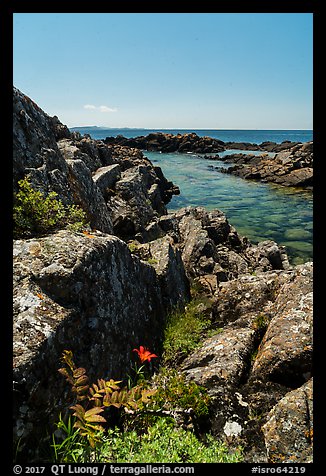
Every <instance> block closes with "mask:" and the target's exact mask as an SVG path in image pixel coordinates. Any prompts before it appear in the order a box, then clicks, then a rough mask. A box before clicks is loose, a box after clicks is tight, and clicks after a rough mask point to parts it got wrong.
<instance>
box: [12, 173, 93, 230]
mask: <svg viewBox="0 0 326 476" xmlns="http://www.w3.org/2000/svg"><path fill="white" fill-rule="evenodd" d="M18 186H19V190H18V192H17V193H16V194H15V196H14V207H13V219H14V237H15V238H28V237H32V236H38V235H45V234H47V233H50V232H52V231H54V230H57V229H60V228H65V227H67V228H69V229H71V230H72V231H81V230H82V229H83V228H85V226H87V222H86V214H85V212H84V211H83V210H82V209H81V208H80V207H79V206H77V205H70V206H65V205H64V204H63V203H62V202H61V201H60V200H59V199H58V198H57V196H58V194H57V193H56V192H50V193H49V194H48V195H47V196H45V195H44V194H43V193H42V192H40V191H39V190H35V189H34V188H33V187H32V185H31V184H30V182H29V180H28V178H27V177H25V178H23V179H22V180H19V182H18Z"/></svg>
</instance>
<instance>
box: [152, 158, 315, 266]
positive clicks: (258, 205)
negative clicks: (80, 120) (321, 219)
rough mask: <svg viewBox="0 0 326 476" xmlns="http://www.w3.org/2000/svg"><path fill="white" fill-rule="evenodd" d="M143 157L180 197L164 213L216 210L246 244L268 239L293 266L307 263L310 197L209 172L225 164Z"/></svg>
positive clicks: (309, 254) (310, 250)
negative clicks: (183, 209)
mask: <svg viewBox="0 0 326 476" xmlns="http://www.w3.org/2000/svg"><path fill="white" fill-rule="evenodd" d="M144 154H145V155H146V156H147V157H148V158H149V159H150V160H151V161H152V162H153V163H154V164H156V165H159V166H160V167H161V168H162V170H163V173H164V174H165V176H166V177H167V178H168V179H169V180H172V181H173V182H174V183H175V184H176V185H178V186H179V187H180V191H181V194H180V195H178V196H175V197H173V198H172V201H171V202H170V204H169V205H168V209H169V210H170V211H173V210H177V209H179V208H181V207H185V206H189V205H192V206H204V207H205V208H207V209H208V210H211V209H213V208H218V209H219V210H222V211H223V212H224V213H225V214H226V216H227V217H228V220H229V222H230V223H231V224H232V225H234V226H235V227H236V228H237V230H238V232H239V233H240V234H241V235H245V236H247V237H248V238H249V239H250V241H251V242H253V243H257V242H258V241H262V240H266V239H272V240H275V241H276V242H277V243H279V244H282V245H285V246H286V249H287V252H288V255H289V257H290V260H291V262H292V263H293V264H299V263H302V262H305V261H308V260H311V259H312V257H313V245H312V242H313V233H312V225H313V198H312V193H311V192H308V191H302V190H297V189H295V188H288V187H280V186H276V185H273V184H264V183H259V182H254V181H247V180H244V179H241V178H239V177H235V176H232V175H227V174H222V173H220V172H217V171H216V170H215V169H213V168H212V167H216V166H219V165H224V166H225V165H226V164H223V162H220V161H213V160H207V159H204V158H202V157H198V156H196V155H193V154H178V153H169V154H163V153H159V152H149V151H144ZM220 155H221V154H220Z"/></svg>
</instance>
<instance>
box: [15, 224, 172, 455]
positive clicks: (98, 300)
mask: <svg viewBox="0 0 326 476" xmlns="http://www.w3.org/2000/svg"><path fill="white" fill-rule="evenodd" d="M162 268H164V265H163V264H162ZM170 268H171V266H170ZM174 272H175V273H177V270H174ZM168 274H169V266H168V267H167V269H166V275H165V279H166V280H168ZM14 276H15V281H14V380H15V382H16V383H15V402H16V403H15V405H16V406H15V413H14V418H15V422H16V427H15V436H16V437H23V439H22V441H21V446H22V447H24V445H25V443H26V442H27V441H29V444H30V443H31V440H28V438H29V437H30V436H31V435H33V438H37V436H38V435H40V433H41V432H42V428H44V426H47V427H48V428H49V427H50V426H49V425H50V423H51V421H52V420H51V419H52V418H54V419H55V418H56V417H57V415H55V412H54V411H53V409H56V410H57V411H59V410H60V409H62V402H61V399H63V400H62V401H64V395H65V389H67V385H66V383H65V381H64V379H63V378H62V376H60V375H59V374H58V372H57V369H58V368H59V367H60V356H61V353H62V351H63V350H64V349H70V350H72V351H73V352H74V354H75V360H76V363H78V365H80V366H83V367H85V368H86V369H87V371H88V374H89V376H90V378H91V379H93V381H94V379H95V378H98V377H103V378H108V377H110V378H111V377H112V378H116V379H117V378H118V379H119V378H124V377H126V374H127V372H128V371H130V365H131V359H132V349H133V348H135V347H138V346H139V345H144V346H148V347H149V348H150V349H151V350H152V351H153V352H155V351H156V352H157V353H158V348H159V347H158V346H159V343H160V341H161V338H162V332H163V322H164V319H165V315H166V310H165V302H164V300H163V298H162V293H161V285H160V282H159V279H158V277H157V274H156V272H155V269H154V268H153V267H152V266H151V265H149V264H147V263H144V262H142V261H141V260H139V258H137V257H136V256H132V255H131V254H130V251H129V249H128V247H127V245H126V244H125V243H124V242H122V241H121V240H119V239H118V238H116V237H114V236H110V235H103V234H101V233H99V232H96V233H95V234H94V235H93V237H92V236H91V237H88V236H85V235H83V234H75V233H70V232H67V231H65V230H62V231H59V232H57V233H55V234H53V235H50V236H47V237H43V238H39V239H30V240H17V241H16V242H15V244H14ZM175 279H177V276H176V275H175ZM174 283H175V282H174ZM66 398H67V397H66ZM69 398H70V397H69ZM69 398H68V401H69ZM60 402H61V403H60ZM66 402H67V400H66ZM22 406H24V407H28V411H27V412H25V411H24V412H23V413H22V412H21V411H20V410H19V409H20V408H21V407H22ZM50 416H51V418H50ZM29 447H30V448H32V446H31V445H30V446H29Z"/></svg>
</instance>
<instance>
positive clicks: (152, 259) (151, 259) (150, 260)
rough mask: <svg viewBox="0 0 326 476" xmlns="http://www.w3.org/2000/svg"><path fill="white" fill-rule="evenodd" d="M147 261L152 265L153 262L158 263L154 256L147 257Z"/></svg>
mask: <svg viewBox="0 0 326 476" xmlns="http://www.w3.org/2000/svg"><path fill="white" fill-rule="evenodd" d="M146 261H147V263H148V264H150V265H152V266H153V265H154V264H157V263H158V260H157V259H155V258H148V259H147V260H146Z"/></svg>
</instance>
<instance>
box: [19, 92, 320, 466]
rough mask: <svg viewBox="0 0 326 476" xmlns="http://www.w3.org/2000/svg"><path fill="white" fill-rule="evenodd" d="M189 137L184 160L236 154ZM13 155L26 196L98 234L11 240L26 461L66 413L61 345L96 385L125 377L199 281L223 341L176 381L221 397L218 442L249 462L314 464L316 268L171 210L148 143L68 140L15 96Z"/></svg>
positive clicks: (214, 417) (221, 217)
mask: <svg viewBox="0 0 326 476" xmlns="http://www.w3.org/2000/svg"><path fill="white" fill-rule="evenodd" d="M191 137H192V139H189V137H187V138H186V139H187V140H185V142H183V140H184V139H182V143H183V146H181V151H183V152H185V151H187V148H188V147H192V145H189V143H191V141H192V140H193V141H195V142H196V144H197V146H196V147H197V149H198V150H200V151H201V152H200V153H208V152H219V150H217V149H221V148H222V147H223V149H222V150H224V147H225V146H224V144H220V141H214V140H212V141H206V140H202V139H200V140H199V141H198V140H197V138H196V137H194V136H191ZM197 137H198V136H197ZM121 140H122V139H121ZM180 143H181V139H180ZM187 143H188V145H186V144H187ZM151 144H152V145H151V146H152V147H153V141H152V142H151ZM162 144H163V142H162ZM162 144H161V145H160V147H163V145H162ZM178 144H179V142H178V143H176V144H175V145H174V146H173V147H176V146H177V145H178ZM170 146H171V144H170ZM164 147H165V146H164ZM294 147H297V146H294ZM300 147H301V146H300ZM214 148H216V150H213V149H214ZM207 149H208V150H207ZM156 150H157V149H156ZM177 150H178V151H180V145H178V149H177ZM297 150H298V149H297ZM297 150H294V149H293V153H295V152H296V151H297ZM198 153H199V152H198ZM281 153H282V152H281ZM13 158H14V189H15V190H17V187H18V185H17V182H18V180H20V179H21V178H23V177H24V176H26V175H28V177H29V180H30V182H31V184H32V185H33V187H35V188H36V189H37V190H40V191H42V192H43V193H45V194H48V193H49V192H51V191H55V192H56V193H57V194H58V197H59V198H60V200H62V202H63V203H65V204H77V205H79V206H81V207H82V208H83V210H84V211H85V213H86V215H87V218H88V220H89V222H90V226H91V229H90V230H89V232H88V233H86V234H85V233H82V232H71V231H68V230H65V229H62V230H59V231H56V232H53V233H51V234H48V235H46V236H38V237H31V238H29V239H17V240H14V247H13V250H14V308H13V310H14V319H13V335H14V342H13V350H14V370H13V374H14V375H13V376H14V397H15V398H14V415H13V416H14V438H15V440H16V441H18V440H19V442H20V449H21V452H22V454H24V457H25V459H26V460H27V461H28V460H29V459H32V460H33V458H34V459H35V458H36V459H37V457H39V455H37V452H35V449H36V448H37V446H38V442H39V440H40V439H41V438H43V437H44V430H45V429H48V428H49V427H50V425H51V424H52V423H53V421H54V420H55V418H56V415H54V414H53V410H54V409H56V411H57V412H58V411H61V410H62V411H64V409H65V403H64V402H65V401H66V400H65V399H66V392H67V389H66V386H65V382H64V381H63V379H62V378H61V376H60V375H59V374H58V372H57V368H58V365H59V361H60V356H61V354H62V352H63V350H64V349H71V350H72V351H73V353H74V355H75V358H76V360H77V361H78V362H79V364H80V365H81V366H85V367H86V368H87V369H88V373H89V376H90V378H91V379H92V378H93V377H96V376H98V375H99V374H100V375H102V376H103V378H106V377H109V378H119V377H120V376H121V375H125V374H126V373H127V372H128V371H129V370H130V365H131V362H130V354H131V352H132V349H133V348H135V347H137V346H139V345H146V346H148V347H149V348H150V349H151V350H152V351H153V352H155V353H156V354H157V355H159V353H160V350H161V348H160V346H161V343H162V335H163V330H164V325H165V322H166V319H167V316H168V315H169V313H170V312H171V311H172V310H173V309H174V308H175V307H179V308H182V307H184V306H185V305H187V303H188V301H189V299H190V295H191V287H192V286H194V285H195V286H196V287H197V288H198V287H199V288H200V290H201V295H202V296H205V297H206V301H205V302H206V305H204V304H202V305H201V307H203V306H204V307H205V309H204V311H205V313H206V314H207V316H208V318H209V319H210V322H211V327H212V330H215V332H212V335H211V336H210V337H208V338H205V339H204V340H203V341H202V342H201V343H200V345H199V346H198V347H197V348H196V349H195V350H194V351H193V352H191V354H190V355H188V356H186V357H185V358H184V359H183V361H182V362H181V363H180V367H179V368H178V371H179V372H180V373H182V374H184V375H185V377H186V378H187V379H188V380H194V381H195V382H197V383H198V384H200V385H203V386H205V387H206V389H207V390H208V392H209V394H210V395H211V397H212V402H213V404H212V406H211V409H210V421H209V425H210V431H211V432H212V433H213V435H214V436H215V437H216V438H218V439H221V440H222V441H225V442H226V443H227V444H229V445H231V446H232V445H238V444H241V445H242V446H243V448H244V451H245V458H246V461H248V462H262V463H263V462H269V463H276V462H281V463H284V462H285V463H286V462H289V463H296V462H301V463H305V462H311V461H312V426H313V419H312V281H313V279H312V278H313V264H312V263H305V264H303V265H300V266H291V265H290V264H289V261H288V257H287V254H286V251H285V249H284V247H282V246H279V245H278V244H277V243H275V242H273V241H264V242H260V243H258V244H257V245H253V244H252V243H250V241H249V240H248V239H247V238H246V237H242V236H241V235H239V233H238V232H237V230H236V229H235V228H234V227H233V226H232V225H231V224H230V223H229V222H228V219H227V217H226V216H225V214H224V213H222V212H221V211H219V210H213V211H210V212H208V211H206V210H205V209H203V208H200V207H196V208H193V207H188V208H183V209H181V210H179V211H177V212H175V213H167V209H166V204H167V203H168V202H169V200H170V199H171V197H172V195H173V194H177V193H179V189H178V187H177V186H176V185H174V184H173V183H171V182H169V181H168V180H167V179H166V178H165V177H164V175H163V173H162V170H161V169H160V168H159V167H155V166H153V164H152V163H151V162H150V161H149V160H148V159H147V158H146V157H144V155H143V153H142V152H141V151H140V150H139V148H138V147H135V146H133V147H130V144H129V146H128V145H125V144H122V143H110V141H107V140H106V141H98V140H97V141H96V140H92V139H91V138H90V137H87V136H81V135H80V134H78V133H71V132H70V131H69V130H68V128H67V127H66V126H64V125H63V124H61V123H60V121H59V120H58V118H56V117H50V116H48V115H47V114H46V113H44V112H43V111H42V110H41V109H40V108H39V107H38V106H37V105H36V104H35V103H34V102H33V101H31V100H30V99H29V98H28V97H27V96H25V95H24V94H23V93H21V92H20V91H19V90H17V89H14V154H13ZM291 160H292V158H291ZM202 310H203V309H201V311H202ZM99 357H100V358H99ZM298 402H299V404H298Z"/></svg>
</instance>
